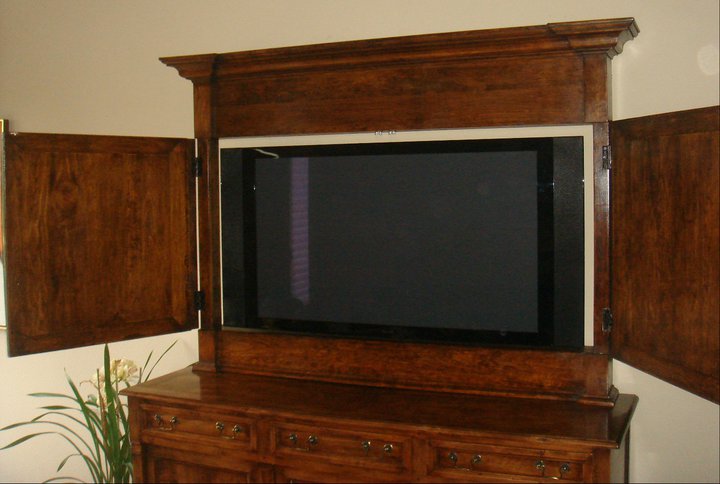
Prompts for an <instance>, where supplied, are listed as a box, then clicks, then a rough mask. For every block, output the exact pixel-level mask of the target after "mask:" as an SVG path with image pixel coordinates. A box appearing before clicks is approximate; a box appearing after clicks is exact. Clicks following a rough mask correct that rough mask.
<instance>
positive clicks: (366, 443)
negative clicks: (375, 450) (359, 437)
mask: <svg viewBox="0 0 720 484" xmlns="http://www.w3.org/2000/svg"><path fill="white" fill-rule="evenodd" d="M360 445H361V446H362V448H363V450H364V451H365V455H368V454H369V453H370V447H371V445H372V443H371V442H370V441H369V440H363V441H362V443H361V444H360Z"/></svg>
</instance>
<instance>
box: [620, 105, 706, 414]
mask: <svg viewBox="0 0 720 484" xmlns="http://www.w3.org/2000/svg"><path fill="white" fill-rule="evenodd" d="M719 118H720V110H719V108H718V107H717V106H715V107H710V108H703V109H696V110H690V111H683V112H678V113H670V114H664V115H656V116H647V117H643V118H637V119H630V120H624V121H619V122H615V123H613V126H612V128H613V129H612V146H613V158H614V159H613V168H612V209H611V217H612V222H611V223H612V311H613V315H614V319H615V321H614V327H613V332H612V352H613V354H614V356H615V357H616V358H618V359H620V360H622V361H625V362H627V363H629V364H630V365H633V366H635V367H637V368H639V369H641V370H643V371H646V372H648V373H651V374H652V375H655V376H657V377H659V378H662V379H664V380H666V381H669V382H670V383H673V384H675V385H677V386H680V387H682V388H684V389H686V390H689V391H692V392H694V393H697V394H698V395H701V396H703V397H705V398H709V399H711V400H713V401H715V402H718V400H719V399H720V396H719V393H720V392H719V390H718V388H719V381H720V380H719V377H718V374H719V373H720V371H719V368H718V367H719V362H718V351H719V345H718V332H719V329H720V269H719V268H720V262H719V258H720V243H719V241H720V210H719V206H720V196H719V192H720V177H719V175H718V165H719V164H720V161H719V159H720V148H719V145H720V142H719V139H720V134H719V133H720V132H719V125H720V121H719Z"/></svg>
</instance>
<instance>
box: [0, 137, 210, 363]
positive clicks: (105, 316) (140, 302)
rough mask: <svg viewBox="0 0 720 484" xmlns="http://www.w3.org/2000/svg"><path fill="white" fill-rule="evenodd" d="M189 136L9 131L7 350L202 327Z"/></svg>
mask: <svg viewBox="0 0 720 484" xmlns="http://www.w3.org/2000/svg"><path fill="white" fill-rule="evenodd" d="M192 150H193V143H192V141H191V140H180V139H159V138H131V137H109V136H81V135H48V134H17V135H6V136H5V167H4V168H5V169H4V187H5V191H4V197H3V205H4V207H3V212H4V235H5V242H6V246H5V253H4V263H5V270H6V288H7V289H6V291H7V311H8V312H7V317H8V330H9V332H8V346H9V348H8V349H9V354H10V355H13V356H14V355H21V354H28V353H36V352H41V351H51V350H56V349H64V348H70V347H76V346H83V345H89V344H95V343H102V342H108V341H115V340H123V339H129V338H135V337H141V336H150V335H155V334H162V333H169V332H174V331H182V330H186V329H190V328H192V327H194V326H196V320H197V313H196V312H195V311H194V308H193V304H192V303H193V292H194V290H195V289H194V288H195V280H196V279H195V278H196V269H195V266H196V262H195V240H194V233H195V231H194V228H195V220H194V211H193V205H192V204H191V196H193V195H194V180H193V178H192V175H191V166H190V162H191V159H192V156H193V154H194V153H193V151H192Z"/></svg>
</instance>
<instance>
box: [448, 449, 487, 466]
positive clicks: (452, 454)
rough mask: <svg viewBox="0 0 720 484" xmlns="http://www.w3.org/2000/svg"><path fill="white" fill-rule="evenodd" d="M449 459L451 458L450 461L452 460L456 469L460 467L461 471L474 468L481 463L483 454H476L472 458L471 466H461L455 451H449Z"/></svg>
mask: <svg viewBox="0 0 720 484" xmlns="http://www.w3.org/2000/svg"><path fill="white" fill-rule="evenodd" d="M448 459H450V462H452V464H453V467H454V468H455V469H459V470H461V471H471V470H473V468H474V467H475V466H476V465H478V464H480V462H482V456H481V455H480V454H475V455H473V456H472V457H471V458H470V466H469V467H461V466H458V455H457V453H456V452H455V451H450V452H449V453H448Z"/></svg>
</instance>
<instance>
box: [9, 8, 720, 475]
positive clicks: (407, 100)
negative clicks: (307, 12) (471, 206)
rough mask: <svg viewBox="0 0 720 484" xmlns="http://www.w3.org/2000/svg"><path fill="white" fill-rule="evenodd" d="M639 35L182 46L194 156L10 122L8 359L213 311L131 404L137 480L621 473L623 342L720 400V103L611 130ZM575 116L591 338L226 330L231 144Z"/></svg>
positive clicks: (526, 34) (622, 23) (627, 27)
mask: <svg viewBox="0 0 720 484" xmlns="http://www.w3.org/2000/svg"><path fill="white" fill-rule="evenodd" d="M638 32H639V30H638V28H637V25H636V24H635V21H634V19H632V18H625V19H609V20H597V21H589V22H566V23H556V24H548V25H544V26H534V27H521V28H510V29H497V30H487V31H473V32H456V33H450V34H432V35H420V36H412V37H402V38H390V39H375V40H364V41H354V42H343V43H336V44H327V45H316V46H301V47H290V48H281V49H269V50H262V51H253V52H234V53H226V54H206V55H192V56H182V57H173V58H164V59H162V61H163V62H164V63H166V64H168V65H170V66H172V67H175V68H177V69H178V71H179V73H180V75H181V76H183V77H185V78H187V79H189V80H191V81H192V83H193V87H194V91H193V92H194V107H195V120H194V121H195V135H196V138H197V139H196V140H195V141H194V143H193V141H189V140H154V139H137V138H108V137H85V136H82V137H77V136H76V137H68V136H64V135H46V136H40V135H22V134H21V135H17V136H11V135H9V134H7V133H5V132H4V133H3V138H4V143H3V145H4V146H5V148H4V153H3V163H4V173H3V176H4V185H5V186H6V190H5V191H4V194H3V195H4V198H3V206H2V207H0V208H1V209H2V210H1V211H2V213H3V217H4V222H5V226H4V227H3V229H4V232H3V236H4V237H5V242H6V244H5V251H4V253H3V257H4V262H5V269H6V274H7V282H6V287H8V308H9V312H10V318H9V328H8V333H9V336H8V341H9V342H10V351H9V353H10V354H13V355H17V354H26V353H32V352H38V351H47V350H52V349H60V348H63V347H67V346H72V345H76V344H91V343H96V342H99V341H105V340H119V339H127V338H131V337H139V336H147V335H151V334H158V333H161V332H170V331H181V330H187V329H189V328H193V327H196V326H197V324H198V320H200V330H199V362H198V363H197V364H196V365H194V367H193V369H192V370H190V369H187V370H183V371H180V372H177V373H175V374H172V375H169V376H166V377H163V378H160V379H157V380H155V381H153V382H150V383H147V384H143V385H139V386H136V387H133V388H131V389H130V390H128V391H127V392H126V394H127V395H128V396H129V402H130V418H131V431H132V440H133V445H134V447H133V453H134V464H135V468H134V471H135V475H136V480H137V481H151V482H152V481H155V482H158V481H203V482H214V481H223V482H224V481H238V482H248V481H250V482H268V481H273V480H274V481H277V482H303V481H310V482H314V481H324V482H333V481H335V482H340V481H342V482H347V481H364V482H367V481H381V482H382V481H387V482H393V481H398V482H407V481H417V482H431V481H442V482H467V481H472V482H487V481H508V482H509V481H512V482H517V481H540V482H543V481H548V482H549V481H551V480H557V479H559V480H565V481H575V482H607V481H610V480H623V479H624V478H626V471H627V466H626V462H627V455H628V428H629V422H630V418H631V416H632V413H633V409H634V408H635V405H636V403H637V398H635V397H634V396H630V395H618V391H617V390H616V389H615V388H614V387H613V385H612V375H611V372H610V371H609V367H610V363H611V357H612V355H613V354H616V355H618V356H619V357H620V358H623V359H624V360H625V361H628V362H630V363H631V364H634V365H636V366H637V367H638V368H640V369H645V370H648V371H652V372H653V373H654V374H657V375H659V376H661V377H663V378H665V379H667V380H668V381H671V382H673V383H676V384H678V385H682V386H683V387H684V388H687V389H689V390H691V391H694V392H697V393H699V394H701V395H703V396H706V397H707V398H710V399H713V400H714V401H717V400H718V398H719V397H718V388H719V386H718V364H717V358H716V356H717V351H718V337H717V327H718V321H719V314H720V302H719V299H718V290H717V288H718V279H719V277H718V253H719V252H718V240H719V238H718V236H719V234H720V231H719V230H718V185H719V184H718V168H717V167H718V119H719V118H718V109H717V107H713V108H708V109H706V110H703V112H702V113H700V114H699V115H698V117H695V114H697V113H695V114H690V115H689V116H690V118H686V117H684V116H683V117H674V116H671V117H668V118H664V119H663V120H662V121H663V122H664V123H665V124H667V125H668V128H667V129H669V130H670V131H662V133H661V134H660V135H659V136H657V135H656V134H657V133H660V132H659V131H658V129H657V128H658V126H657V124H656V122H655V121H653V120H652V119H651V120H642V121H637V122H627V123H618V124H613V123H611V122H610V109H609V89H610V84H609V82H608V80H609V78H610V74H611V69H610V59H611V58H612V57H614V56H615V55H617V54H619V53H620V52H621V51H622V47H623V45H624V43H625V42H627V41H629V40H631V39H632V38H633V37H634V36H636V35H637V34H638ZM688 119H690V121H688ZM654 123H655V124H654ZM578 124H584V125H588V126H590V127H591V129H592V141H591V142H592V146H591V147H588V148H590V149H591V151H592V157H593V166H592V167H591V169H592V173H593V177H592V180H587V184H590V183H591V184H592V188H593V190H592V192H593V197H594V199H593V213H592V217H587V219H586V220H585V223H586V224H590V225H592V228H593V238H594V239H593V244H592V247H593V248H592V250H591V251H592V253H591V254H589V255H587V257H590V258H592V259H593V268H594V269H593V270H594V272H593V274H592V275H591V277H592V279H593V283H594V284H593V287H594V294H593V295H592V301H593V302H592V308H591V309H592V315H593V316H592V318H593V321H592V330H591V333H592V337H593V344H592V346H588V347H586V348H584V349H583V350H582V351H546V350H542V349H518V348H511V347H504V348H496V347H472V346H464V345H449V344H442V343H440V342H437V343H435V344H419V343H414V342H409V341H396V342H381V341H370V340H361V339H353V338H346V339H341V338H329V337H320V336H318V337H314V336H299V335H296V334H276V333H266V332H262V331H252V330H248V331H235V330H229V329H227V328H223V325H222V319H223V317H222V309H221V306H222V294H221V292H222V278H221V240H220V232H221V229H220V217H219V214H220V197H219V191H220V179H219V139H220V138H229V137H243V136H245V137H246V136H274V135H305V134H333V133H347V132H373V131H387V130H408V131H411V130H412V131H416V130H432V129H453V128H486V127H498V126H510V127H512V126H528V125H533V126H550V125H555V126H556V125H578ZM4 126H5V125H4V124H3V127H4ZM611 128H612V131H613V138H614V141H613V146H614V149H611V146H610V144H611V143H610V139H611V138H610V132H611ZM664 129H665V128H663V130H664ZM672 132H675V133H677V132H680V133H681V135H680V136H679V138H677V140H678V143H679V144H672V143H669V142H668V140H669V139H670V138H671V133H672ZM623 133H625V134H627V135H629V137H627V136H625V137H624V136H623ZM653 133H655V134H653ZM660 138H662V139H660ZM193 145H194V146H195V153H192V146H193ZM654 145H657V146H660V147H661V149H662V157H657V156H655V155H654V152H653V151H652V150H650V149H649V147H650V146H654ZM691 146H692V147H691ZM698 146H699V148H697V147H698ZM27 153H30V155H28V156H27V157H24V156H25V154H27ZM610 153H613V156H614V158H615V159H614V160H612V159H611V157H610V156H609V154H610ZM636 155H639V159H640V160H641V162H638V163H637V164H635V165H633V163H634V162H633V160H631V159H630V158H627V157H628V156H630V157H632V158H634V157H635V156H636ZM656 159H661V160H662V161H663V167H662V168H659V167H657V166H655V165H653V161H654V160H656ZM690 159H692V161H689V160H690ZM698 159H699V160H700V161H701V162H700V164H696V163H695V162H696V161H697V160H698ZM50 162H53V163H55V164H53V163H50ZM611 166H612V169H611ZM687 168H690V169H687ZM657 170H660V171H657ZM611 172H612V173H613V182H614V184H615V185H614V186H613V191H612V192H611V190H610V188H611V187H610V178H611V175H610V174H611ZM38 176H41V177H40V178H38ZM38 180H41V181H40V183H39V182H38ZM679 180H682V181H681V182H679V183H678V181H679ZM638 185H639V186H640V187H641V188H642V189H643V190H641V191H636V188H637V187H638ZM676 185H680V186H682V187H684V188H687V190H686V191H684V192H683V193H684V194H683V197H682V199H681V201H680V202H681V203H679V205H677V204H674V203H672V202H669V201H668V194H669V193H673V187H674V186H676ZM36 187H40V188H39V189H38V192H39V194H40V195H41V196H35V195H36V194H35V193H33V190H35V188H36ZM80 187H92V188H89V189H88V188H84V189H80ZM696 187H697V188H701V190H700V193H702V199H700V198H699V197H698V196H695V195H693V193H695V188H696ZM638 194H642V195H638ZM611 195H612V198H611ZM193 200H197V206H196V207H193ZM31 202H32V203H31ZM611 202H612V205H613V208H612V217H613V224H614V227H613V230H611V224H610V216H611ZM118 207H122V209H118ZM657 207H664V208H663V217H655V216H656V215H658V213H657V210H656V208H657ZM110 212H112V214H113V215H112V216H109V215H108V213H110ZM54 215H59V216H54ZM653 217H655V218H653ZM656 218H657V219H658V220H661V219H662V220H663V221H664V223H667V224H668V225H667V227H666V228H665V229H664V230H665V232H666V233H667V234H672V235H671V236H670V237H666V239H667V240H665V242H664V243H661V244H656V241H657V240H658V238H657V235H658V234H657V230H656V229H655V227H656V226H657V224H656V223H655V219H656ZM25 220H33V221H34V222H35V223H33V224H23V222H24V221H25ZM688 223H689V225H688ZM688 227H689V228H690V229H691V230H688V231H687V233H685V232H684V231H685V230H686V229H687V228H688ZM196 228H197V237H196V234H195V229H196ZM635 232H639V233H637V234H636V235H633V234H634V233H635ZM681 233H682V235H683V236H682V237H680V236H679V235H680V234H681ZM676 234H677V235H678V236H677V237H676V236H675V235H676ZM631 237H635V239H634V240H639V241H641V242H640V243H639V244H635V243H632V240H630V238H631ZM48 241H52V244H49V243H48ZM98 241H100V242H101V243H98ZM628 241H630V243H628ZM48 246H50V247H48ZM28 248H30V249H31V250H28ZM686 252H687V253H692V257H687V258H686V259H684V260H686V261H687V264H683V263H682V261H681V263H679V264H678V263H677V259H674V258H676V257H677V256H678V254H683V253H686ZM196 253H197V254H198V258H197V262H196V261H195V254H196ZM645 256H647V257H646V258H644V259H643V257H645ZM677 267H680V268H681V269H682V271H681V275H682V278H678V279H677V280H676V281H672V278H670V280H669V279H668V278H667V277H654V276H651V275H648V272H652V271H654V270H655V269H657V271H655V272H653V274H655V273H660V272H662V271H667V272H668V273H670V272H671V271H673V270H675V269H676V268H677ZM699 268H702V270H698V269H699ZM198 280H199V281H200V288H199V289H200V291H197V289H198V288H197V281H198ZM668 281H670V282H671V283H668ZM73 298H78V299H79V301H78V300H75V299H73ZM658 308H661V309H658ZM657 311H665V313H667V314H670V315H671V317H669V318H666V314H658V313H657ZM198 312H200V314H201V318H198ZM611 314H612V315H613V316H614V321H615V325H614V326H613V325H612V324H610V323H612V318H610V315H611ZM667 319H669V320H670V321H671V323H672V324H669V325H668V324H666V322H667ZM661 326H662V329H660V327H661ZM668 327H669V329H668ZM678 342H681V345H682V346H683V347H682V348H681V351H678V348H677V347H678ZM696 348H700V349H701V351H697V350H696Z"/></svg>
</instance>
